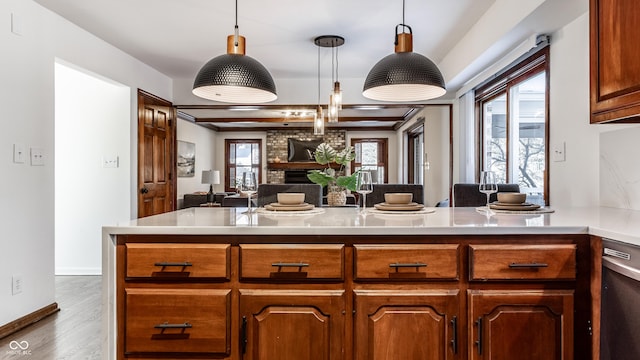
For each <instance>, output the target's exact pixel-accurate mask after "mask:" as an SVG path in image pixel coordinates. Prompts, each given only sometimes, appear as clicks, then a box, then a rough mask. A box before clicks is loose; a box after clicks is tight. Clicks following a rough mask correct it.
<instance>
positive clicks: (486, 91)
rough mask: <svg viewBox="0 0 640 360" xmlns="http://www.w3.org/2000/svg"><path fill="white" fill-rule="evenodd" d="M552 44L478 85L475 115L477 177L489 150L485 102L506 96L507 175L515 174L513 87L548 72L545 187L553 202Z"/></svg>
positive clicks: (547, 196) (545, 202)
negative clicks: (551, 186)
mask: <svg viewBox="0 0 640 360" xmlns="http://www.w3.org/2000/svg"><path fill="white" fill-rule="evenodd" d="M549 58H550V46H549V45H548V44H544V45H542V46H540V47H539V48H536V49H533V50H532V51H531V52H530V53H528V54H525V55H524V56H523V57H521V58H520V59H518V60H516V61H515V62H513V63H512V64H511V65H509V66H507V67H506V68H505V69H503V70H502V71H500V72H498V73H497V74H495V75H494V76H493V77H491V79H489V80H487V81H486V82H484V83H482V84H480V85H478V86H477V87H476V88H475V89H474V92H475V115H476V139H478V141H476V146H477V149H476V150H477V151H476V153H477V156H478V162H477V164H478V166H477V169H476V181H477V179H478V178H479V176H480V171H481V170H482V169H484V168H485V158H486V156H485V153H484V150H485V149H484V133H483V128H484V111H483V109H484V104H485V103H487V102H489V101H492V100H494V99H495V98H497V97H499V96H500V95H502V94H504V95H505V96H506V104H505V106H506V124H505V126H506V132H507V135H506V136H507V139H506V149H507V161H506V171H507V177H509V175H510V174H511V169H510V161H509V160H508V157H509V156H510V155H509V153H510V150H509V149H511V144H510V141H511V128H510V127H511V126H510V125H511V118H510V117H511V113H510V112H511V104H510V102H511V95H510V90H511V88H513V87H515V86H517V85H519V84H521V83H523V82H525V81H526V80H528V79H531V78H533V77H535V76H537V75H539V74H540V73H542V72H545V115H544V116H545V125H544V127H545V128H544V136H545V154H544V158H545V170H544V174H543V178H544V187H543V198H544V204H545V205H547V206H548V205H549V204H550V201H549V164H550V163H549V160H550V157H549V148H550V143H549V126H550V124H549V123H550V121H549V120H550V116H549V99H550V94H549V89H550V86H549V80H550V66H549V64H550V59H549ZM514 181H515V182H517V179H509V178H507V182H514Z"/></svg>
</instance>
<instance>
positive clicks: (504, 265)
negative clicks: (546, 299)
mask: <svg viewBox="0 0 640 360" xmlns="http://www.w3.org/2000/svg"><path fill="white" fill-rule="evenodd" d="M469 261H470V265H469V274H470V275H469V276H470V279H471V280H573V279H575V278H576V245H574V244H568V245H469Z"/></svg>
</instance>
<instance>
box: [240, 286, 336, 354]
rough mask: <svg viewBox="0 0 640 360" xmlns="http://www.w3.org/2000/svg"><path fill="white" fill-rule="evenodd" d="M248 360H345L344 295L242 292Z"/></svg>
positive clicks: (330, 292) (329, 292) (244, 350)
mask: <svg viewBox="0 0 640 360" xmlns="http://www.w3.org/2000/svg"><path fill="white" fill-rule="evenodd" d="M240 315H241V322H242V324H241V334H242V335H241V339H240V343H241V347H242V350H241V352H242V358H243V359H244V360H251V359H256V360H258V359H260V360H262V359H323V360H341V359H344V328H345V298H344V291H342V290H241V291H240Z"/></svg>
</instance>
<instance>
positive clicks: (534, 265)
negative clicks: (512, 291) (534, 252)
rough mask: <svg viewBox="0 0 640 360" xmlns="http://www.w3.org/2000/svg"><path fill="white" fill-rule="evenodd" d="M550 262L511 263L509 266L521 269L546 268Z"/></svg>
mask: <svg viewBox="0 0 640 360" xmlns="http://www.w3.org/2000/svg"><path fill="white" fill-rule="evenodd" d="M548 266H549V264H545V263H536V262H533V263H511V264H509V268H511V269H521V268H545V267H548Z"/></svg>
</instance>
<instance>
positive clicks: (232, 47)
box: [193, 0, 278, 104]
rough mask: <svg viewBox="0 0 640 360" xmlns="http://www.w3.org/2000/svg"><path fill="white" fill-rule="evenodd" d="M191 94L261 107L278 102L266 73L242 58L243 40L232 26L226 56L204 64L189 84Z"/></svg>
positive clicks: (243, 51)
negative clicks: (258, 104)
mask: <svg viewBox="0 0 640 360" xmlns="http://www.w3.org/2000/svg"><path fill="white" fill-rule="evenodd" d="M193 94H194V95H196V96H199V97H201V98H205V99H208V100H215V101H221V102H228V103H241V104H250V103H265V102H269V101H274V100H275V99H277V98H278V95H277V94H276V85H275V83H274V82H273V78H272V77H271V74H269V71H268V70H267V69H266V68H265V67H264V66H263V65H262V64H260V63H259V62H258V61H257V60H255V59H253V58H251V57H249V56H247V55H245V38H244V36H240V35H238V0H236V25H235V31H234V34H233V35H229V36H228V37H227V53H226V54H224V55H220V56H217V57H215V58H213V59H211V60H209V62H207V63H206V64H205V65H204V66H203V67H202V69H200V71H199V72H198V75H197V76H196V78H195V80H194V82H193Z"/></svg>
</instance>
